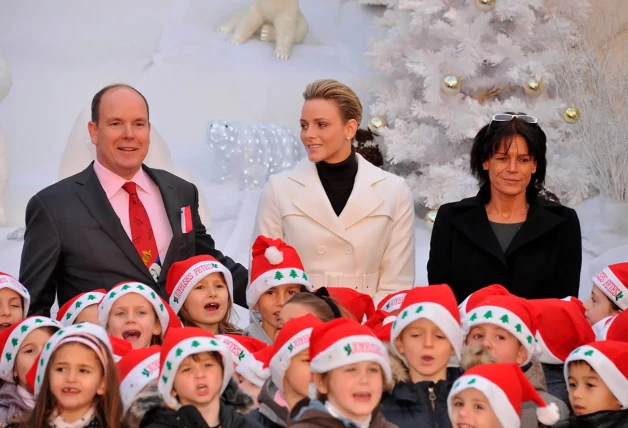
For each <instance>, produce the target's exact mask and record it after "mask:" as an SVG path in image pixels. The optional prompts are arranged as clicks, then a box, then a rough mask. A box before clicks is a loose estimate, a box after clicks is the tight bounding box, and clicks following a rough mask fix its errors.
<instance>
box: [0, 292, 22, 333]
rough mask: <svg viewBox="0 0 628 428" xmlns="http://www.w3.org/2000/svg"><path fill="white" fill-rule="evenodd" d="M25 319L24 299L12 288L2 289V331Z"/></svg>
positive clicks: (0, 311) (0, 317) (0, 301)
mask: <svg viewBox="0 0 628 428" xmlns="http://www.w3.org/2000/svg"><path fill="white" fill-rule="evenodd" d="M23 318H24V310H23V309H22V297H21V296H20V295H19V294H17V293H16V292H15V291H13V290H11V289H10V288H0V331H3V330H6V329H7V328H9V327H10V326H11V325H13V324H15V323H16V322H20V321H22V319H23Z"/></svg>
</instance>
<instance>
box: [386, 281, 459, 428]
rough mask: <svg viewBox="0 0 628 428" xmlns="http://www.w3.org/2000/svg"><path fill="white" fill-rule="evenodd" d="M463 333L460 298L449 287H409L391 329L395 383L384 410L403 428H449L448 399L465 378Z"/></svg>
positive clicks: (387, 415) (387, 417)
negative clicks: (462, 368)
mask: <svg viewBox="0 0 628 428" xmlns="http://www.w3.org/2000/svg"><path fill="white" fill-rule="evenodd" d="M462 338H463V331H462V328H461V326H460V313H459V311H458V304H457V302H456V297H455V296H454V293H453V292H452V291H451V289H450V288H449V286H448V285H434V286H430V287H417V288H414V289H412V290H410V291H409V292H408V293H407V294H406V296H405V299H404V301H403V304H402V305H401V307H400V309H399V312H398V313H397V318H396V320H395V322H394V324H393V327H392V329H391V336H390V347H389V349H390V351H391V367H392V368H393V376H394V377H393V379H394V381H395V386H394V387H393V390H392V391H391V392H390V393H388V394H385V395H384V398H383V399H382V413H383V414H384V416H385V417H386V419H387V420H388V421H390V422H392V423H394V424H396V425H398V426H399V427H400V428H404V427H416V426H420V427H439V428H446V427H450V426H451V424H450V422H449V415H448V414H447V397H448V395H449V391H450V390H451V388H452V386H453V383H454V382H455V381H456V379H458V377H460V369H459V368H458V367H451V368H448V364H449V363H451V365H456V366H457V365H459V361H460V351H461V349H462Z"/></svg>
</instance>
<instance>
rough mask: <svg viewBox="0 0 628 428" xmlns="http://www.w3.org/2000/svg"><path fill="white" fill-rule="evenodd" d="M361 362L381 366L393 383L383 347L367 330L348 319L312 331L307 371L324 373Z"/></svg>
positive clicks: (329, 322)
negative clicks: (308, 368) (308, 369)
mask: <svg viewBox="0 0 628 428" xmlns="http://www.w3.org/2000/svg"><path fill="white" fill-rule="evenodd" d="M364 361H370V362H374V363H377V364H379V365H380V366H381V368H382V371H383V372H384V375H385V377H386V380H387V382H392V371H391V368H390V359H389V358H388V352H387V351H386V347H385V346H384V344H383V343H382V342H381V341H380V340H379V339H378V338H377V337H375V334H373V332H372V331H371V329H370V328H368V327H365V326H363V325H361V324H360V323H358V322H357V321H354V320H350V319H348V318H337V319H335V320H332V321H328V322H326V323H324V324H322V325H319V326H317V327H315V328H314V329H313V330H312V335H311V336H310V371H311V372H312V373H327V372H329V371H331V370H334V369H337V368H339V367H344V366H347V365H350V364H356V363H360V362H364Z"/></svg>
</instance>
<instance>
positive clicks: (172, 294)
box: [166, 255, 233, 314]
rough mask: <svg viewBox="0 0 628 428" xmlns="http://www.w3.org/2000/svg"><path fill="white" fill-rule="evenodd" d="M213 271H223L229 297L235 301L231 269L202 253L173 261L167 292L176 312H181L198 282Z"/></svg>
mask: <svg viewBox="0 0 628 428" xmlns="http://www.w3.org/2000/svg"><path fill="white" fill-rule="evenodd" d="M212 273H221V274H222V276H224V278H225V282H226V283H227V289H228V290H229V298H231V301H232V302H233V278H232V276H231V271H229V269H227V268H226V267H225V266H224V265H223V264H222V263H220V262H219V261H218V260H216V259H215V258H213V257H211V256H207V255H201V256H194V257H190V258H189V259H187V260H183V261H181V262H176V263H173V265H172V267H171V268H170V270H169V271H168V278H167V279H166V294H167V295H168V298H169V299H170V306H171V307H172V309H174V312H175V313H176V314H178V313H179V311H180V310H181V307H182V306H183V303H184V302H185V299H186V298H187V297H188V294H190V291H192V290H193V289H194V287H196V284H198V282H199V281H200V280H202V279H203V278H205V277H206V276H208V275H211V274H212Z"/></svg>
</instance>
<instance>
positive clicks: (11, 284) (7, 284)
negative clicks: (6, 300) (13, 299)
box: [0, 272, 31, 318]
mask: <svg viewBox="0 0 628 428" xmlns="http://www.w3.org/2000/svg"><path fill="white" fill-rule="evenodd" d="M3 288H8V289H9V290H13V291H15V292H16V293H17V294H19V295H20V297H21V298H22V306H23V308H22V312H23V313H24V318H26V316H27V315H28V308H29V307H30V305H31V295H30V294H29V293H28V290H27V289H26V287H24V286H23V285H22V284H20V282H19V281H18V280H17V279H15V278H13V277H12V276H11V275H9V274H8V273H4V272H0V289H3Z"/></svg>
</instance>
